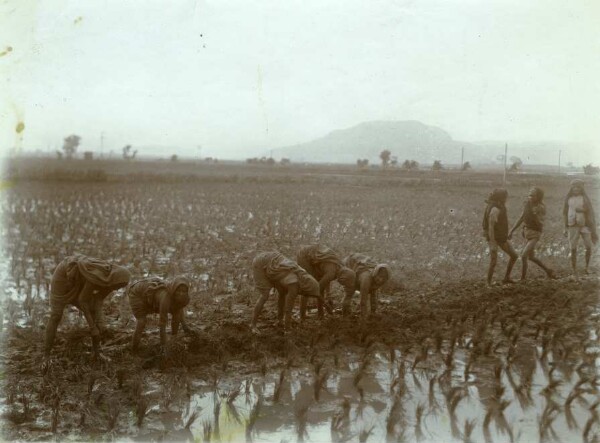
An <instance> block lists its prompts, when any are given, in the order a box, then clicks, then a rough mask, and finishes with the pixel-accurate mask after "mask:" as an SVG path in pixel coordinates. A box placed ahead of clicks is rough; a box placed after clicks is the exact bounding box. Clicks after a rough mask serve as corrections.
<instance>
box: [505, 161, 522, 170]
mask: <svg viewBox="0 0 600 443" xmlns="http://www.w3.org/2000/svg"><path fill="white" fill-rule="evenodd" d="M521 165H522V163H520V162H513V163H512V164H511V165H510V167H509V168H508V172H517V171H518V170H519V169H520V168H521Z"/></svg>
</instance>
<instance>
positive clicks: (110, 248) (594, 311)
mask: <svg viewBox="0 0 600 443" xmlns="http://www.w3.org/2000/svg"><path fill="white" fill-rule="evenodd" d="M228 168H229V167H227V166H219V168H218V169H216V170H215V169H212V170H211V171H210V173H198V174H187V173H186V174H187V175H185V176H183V175H180V176H177V174H176V173H173V174H170V175H168V176H164V177H162V178H161V176H160V175H159V174H150V173H148V172H144V173H143V174H139V175H136V176H135V177H134V178H133V179H132V178H131V176H125V175H118V174H115V175H111V174H110V171H109V174H108V178H107V175H106V174H105V175H102V174H99V175H97V176H93V175H89V174H88V175H85V174H79V175H76V176H75V177H74V178H73V177H70V178H69V177H66V178H65V177H62V178H61V176H60V174H55V175H53V176H51V177H49V176H46V177H42V178H40V177H37V179H35V177H33V178H32V177H27V178H20V179H14V178H13V180H12V182H11V183H9V184H8V185H7V186H4V189H3V190H2V191H1V194H0V198H1V208H2V218H3V223H2V242H3V251H4V253H3V254H2V256H1V257H0V278H2V282H3V287H4V294H3V298H2V310H1V313H2V314H1V322H0V324H1V332H0V334H1V336H0V339H1V341H2V351H1V355H0V358H1V363H2V373H1V380H0V381H1V383H2V391H1V396H0V413H1V417H2V418H1V420H2V432H3V436H4V438H5V439H6V440H28V441H40V440H41V441H44V440H59V441H90V440H94V441H95V440H100V441H196V442H208V441H214V442H219V441H220V442H230V441H231V442H238V441H244V442H282V441H287V442H320V441H332V442H344V441H348V442H355V441H361V442H367V441H368V442H402V441H404V442H412V441H419V442H486V443H487V442H551V441H559V442H575V441H582V442H592V441H600V419H599V415H598V414H599V398H600V396H599V395H598V387H599V384H600V381H599V380H600V379H599V376H600V359H599V357H600V347H599V338H598V337H599V334H600V321H599V315H600V310H599V303H598V302H599V291H598V289H599V282H598V259H597V258H596V257H593V259H592V266H591V273H590V274H589V275H585V276H582V277H581V278H580V279H579V280H575V279H574V278H572V277H571V275H570V265H569V259H568V244H567V240H566V239H565V238H564V236H563V222H562V205H563V199H564V196H565V194H566V192H567V190H568V186H569V185H568V183H569V178H568V177H564V176H544V175H523V176H516V175H515V176H512V175H511V176H509V181H508V185H507V188H508V191H509V201H508V204H507V207H508V214H509V220H510V222H511V223H512V222H514V221H515V220H516V218H517V217H518V215H519V211H520V209H521V206H522V203H523V201H524V199H525V197H526V195H527V192H528V189H529V188H530V186H532V185H537V186H541V187H542V188H543V189H544V190H545V193H546V197H545V203H546V207H547V219H546V226H545V231H544V234H543V236H542V240H541V242H540V244H539V248H538V255H539V257H540V258H541V259H542V260H543V261H544V262H545V263H547V264H548V265H549V266H550V267H551V268H553V269H554V270H555V272H556V274H557V275H558V279H556V280H547V279H546V278H545V275H544V273H543V272H542V271H541V270H539V269H537V268H535V265H532V264H531V265H530V275H529V280H528V281H527V282H524V283H516V284H512V285H500V284H496V285H494V286H492V287H487V286H486V285H485V283H484V275H485V272H486V268H487V264H488V260H489V258H488V255H487V248H486V244H485V240H484V238H483V236H482V229H481V218H482V211H483V208H484V205H485V203H484V200H485V198H486V196H487V194H488V193H489V191H490V190H491V189H492V188H493V187H494V186H497V185H499V183H500V181H501V175H500V174H495V175H494V174H493V173H481V174H477V173H468V175H467V174H465V175H460V174H458V173H455V174H450V173H447V174H437V175H433V174H431V173H429V174H419V175H411V176H402V175H401V174H398V175H394V174H374V173H373V174H371V173H368V174H356V173H349V172H348V171H342V172H339V171H338V172H336V171H329V170H326V171H313V170H311V171H299V170H296V171H295V170H286V171H283V172H278V173H271V172H269V171H267V170H265V169H261V168H256V169H253V168H250V167H247V168H244V167H241V166H238V167H235V168H234V169H231V168H233V167H231V168H230V169H228ZM150 169H151V168H150ZM215 171H216V172H215ZM586 188H587V191H588V194H589V195H590V197H591V198H592V202H593V204H594V205H595V208H600V201H599V199H598V182H597V181H594V180H591V179H590V180H589V181H588V183H587V184H586ZM312 243H321V244H325V245H328V246H331V247H333V248H335V249H337V250H338V251H339V252H340V253H341V254H342V255H346V254H349V253H350V252H363V253H367V254H369V255H371V256H372V257H374V258H376V259H377V260H378V261H380V262H386V263H388V264H389V265H390V266H391V268H392V272H393V278H392V280H391V281H390V282H388V283H387V284H386V285H385V286H384V287H383V288H382V289H381V290H380V295H379V300H380V308H379V310H378V312H377V313H376V314H375V315H374V316H373V318H372V319H370V321H369V322H368V324H367V325H366V326H365V327H360V326H359V322H358V317H359V313H358V311H357V310H358V295H356V296H355V300H354V302H355V304H354V312H353V314H352V316H351V317H350V318H343V317H342V315H341V309H339V308H341V298H342V296H343V293H342V290H341V287H338V286H334V287H333V291H332V294H331V301H332V303H333V305H334V311H333V313H332V314H328V315H327V316H326V317H325V319H324V320H322V321H320V320H318V319H317V316H316V310H313V311H311V313H310V315H309V318H308V320H307V321H306V322H305V323H303V324H296V325H295V327H294V328H293V330H292V331H291V332H289V333H287V334H285V335H284V334H283V333H282V332H281V331H280V330H278V329H277V328H276V327H275V321H276V319H275V310H276V307H275V304H276V303H275V298H276V297H275V296H272V300H271V302H270V303H267V307H266V309H265V311H264V312H263V314H262V316H261V320H260V322H259V329H260V334H259V335H253V334H251V332H250V327H249V323H250V316H251V311H252V308H253V305H254V302H255V301H256V299H257V298H258V293H256V292H255V291H254V290H253V282H252V274H251V269H250V265H251V261H252V258H253V257H254V255H255V254H256V253H257V252H258V251H263V250H271V249H276V250H279V251H281V252H282V253H283V254H284V255H287V256H288V257H291V258H293V257H295V255H296V252H297V251H298V249H299V248H300V246H302V245H306V244H312ZM523 243H524V242H523V240H522V238H521V236H520V234H519V235H516V236H515V238H514V240H513V244H514V246H515V247H516V248H517V249H518V248H520V247H522V246H523ZM581 249H582V248H581ZM73 253H81V254H86V255H90V256H94V257H99V258H103V259H107V260H111V261H114V262H117V263H120V264H123V265H126V266H127V267H128V268H129V269H130V271H131V272H132V274H133V276H134V278H137V277H142V276H146V275H158V276H163V277H170V276H174V275H180V274H183V275H185V276H187V277H189V279H190V280H191V281H192V287H191V295H192V301H191V303H190V305H189V306H188V308H187V312H186V315H187V319H188V323H189V324H190V326H192V327H193V328H194V329H195V330H196V331H197V332H198V334H197V335H196V336H186V335H183V334H181V335H179V336H178V337H177V339H176V340H172V341H171V342H170V344H169V349H168V353H167V357H166V358H162V359H159V358H158V357H156V352H157V349H158V343H159V337H158V319H157V318H152V319H150V322H149V323H150V327H149V328H147V330H146V333H145V336H144V338H143V341H142V352H141V355H139V356H133V355H132V354H131V353H130V351H129V346H130V340H131V336H132V332H133V328H134V323H135V321H134V319H133V317H132V316H131V314H130V312H129V311H128V310H127V309H126V305H127V302H126V300H124V299H123V293H122V292H123V291H118V292H116V293H114V294H113V295H112V296H110V297H109V299H107V302H106V303H105V315H106V318H107V321H108V324H109V331H108V332H107V333H106V334H105V336H104V337H103V341H102V349H103V354H104V356H105V358H104V360H103V361H102V362H101V363H99V364H92V363H91V361H90V355H91V340H90V338H89V333H88V330H87V327H86V323H85V320H84V319H83V316H81V315H80V314H79V312H78V311H77V310H76V309H75V308H73V309H71V310H68V312H67V311H66V312H65V315H64V316H63V321H62V323H61V325H60V327H59V330H58V334H57V340H56V343H55V347H54V350H53V358H52V360H51V362H50V364H49V365H46V366H43V367H42V364H41V363H42V356H43V349H42V348H43V337H44V331H45V325H46V322H47V319H48V313H49V302H48V291H49V283H50V280H51V276H52V272H53V270H54V268H55V267H56V265H57V264H58V263H59V262H60V260H62V258H64V257H65V256H67V255H69V254H73ZM579 262H580V264H581V265H582V263H583V250H581V251H580V258H579ZM505 266H506V257H501V258H500V260H499V264H498V269H497V271H496V279H497V280H498V281H499V280H501V279H502V274H503V272H504V268H505ZM513 272H514V274H513V278H515V279H517V278H518V276H519V273H520V262H517V265H516V266H515V269H514V271H513ZM169 337H170V336H169Z"/></svg>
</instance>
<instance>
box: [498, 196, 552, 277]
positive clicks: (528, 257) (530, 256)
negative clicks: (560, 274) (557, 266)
mask: <svg viewBox="0 0 600 443" xmlns="http://www.w3.org/2000/svg"><path fill="white" fill-rule="evenodd" d="M528 198H529V200H530V201H531V203H532V204H534V205H536V204H538V203H540V201H539V198H538V195H537V194H536V193H535V191H534V190H531V191H530V192H529V195H528ZM524 219H525V211H523V212H522V213H521V216H520V217H519V219H518V220H517V222H516V223H515V225H514V226H513V228H512V229H511V230H510V232H509V234H508V239H509V240H510V239H511V238H512V235H513V233H514V232H515V231H516V230H517V228H518V227H519V226H521V223H523V220H524ZM538 241H539V239H531V240H527V244H526V245H525V248H524V249H523V252H522V253H521V263H522V265H523V268H522V271H521V280H522V281H524V280H525V279H526V278H527V269H528V267H529V261H531V262H533V263H535V264H536V265H538V266H539V267H540V268H542V270H543V271H544V272H545V273H546V275H547V276H548V277H549V278H552V277H554V273H553V272H552V270H551V269H550V268H548V267H546V266H545V265H544V263H542V261H541V260H540V259H539V258H537V257H536V256H535V246H536V245H537V242H538Z"/></svg>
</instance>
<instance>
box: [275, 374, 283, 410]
mask: <svg viewBox="0 0 600 443" xmlns="http://www.w3.org/2000/svg"><path fill="white" fill-rule="evenodd" d="M284 381H285V369H282V370H281V372H280V373H279V380H278V381H277V382H276V383H275V389H274V391H273V403H278V402H279V400H280V397H281V390H282V388H283V382H284Z"/></svg>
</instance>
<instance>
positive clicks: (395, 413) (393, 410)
mask: <svg viewBox="0 0 600 443" xmlns="http://www.w3.org/2000/svg"><path fill="white" fill-rule="evenodd" d="M404 414H405V410H404V407H403V406H402V397H401V396H399V395H396V396H394V400H393V402H392V406H391V407H390V411H389V412H388V416H387V419H386V422H385V434H386V441H392V440H393V439H394V436H395V435H396V428H397V427H398V425H400V424H402V422H403V420H404Z"/></svg>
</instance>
